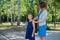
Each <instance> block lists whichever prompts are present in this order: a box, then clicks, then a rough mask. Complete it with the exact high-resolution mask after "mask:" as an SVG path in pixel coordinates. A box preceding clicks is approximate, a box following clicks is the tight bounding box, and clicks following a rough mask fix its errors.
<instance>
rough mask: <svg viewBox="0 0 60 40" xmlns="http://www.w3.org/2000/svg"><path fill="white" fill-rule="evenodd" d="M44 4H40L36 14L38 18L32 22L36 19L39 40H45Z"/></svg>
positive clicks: (45, 11)
mask: <svg viewBox="0 0 60 40" xmlns="http://www.w3.org/2000/svg"><path fill="white" fill-rule="evenodd" d="M47 14H48V13H47V10H46V3H45V2H41V3H40V11H39V13H38V17H36V18H34V20H36V19H38V21H37V23H38V24H39V32H38V35H39V37H40V38H41V40H46V17H47Z"/></svg>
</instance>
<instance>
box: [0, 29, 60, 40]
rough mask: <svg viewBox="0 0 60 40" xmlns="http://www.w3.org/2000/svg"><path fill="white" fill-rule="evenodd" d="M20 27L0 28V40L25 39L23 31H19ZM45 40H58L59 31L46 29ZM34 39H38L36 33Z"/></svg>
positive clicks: (59, 38) (59, 37)
mask: <svg viewBox="0 0 60 40" xmlns="http://www.w3.org/2000/svg"><path fill="white" fill-rule="evenodd" d="M20 30H21V28H12V29H7V30H0V40H25V39H24V38H25V32H24V30H23V31H20ZM46 35H47V36H46V39H47V40H60V31H47V34H46ZM35 39H36V40H39V36H38V34H36V38H35Z"/></svg>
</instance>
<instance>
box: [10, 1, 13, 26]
mask: <svg viewBox="0 0 60 40" xmlns="http://www.w3.org/2000/svg"><path fill="white" fill-rule="evenodd" d="M10 14H11V26H12V25H13V21H12V0H11V1H10Z"/></svg>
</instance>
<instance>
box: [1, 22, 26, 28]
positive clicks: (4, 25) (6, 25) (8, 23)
mask: <svg viewBox="0 0 60 40" xmlns="http://www.w3.org/2000/svg"><path fill="white" fill-rule="evenodd" d="M25 25H26V24H21V25H20V26H25ZM12 26H17V24H16V23H13V25H12ZM0 27H11V23H10V22H5V23H1V24H0Z"/></svg>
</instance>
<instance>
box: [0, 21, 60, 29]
mask: <svg viewBox="0 0 60 40" xmlns="http://www.w3.org/2000/svg"><path fill="white" fill-rule="evenodd" d="M13 26H17V23H13ZM20 26H26V24H20ZM47 26H48V27H47V30H60V24H56V26H57V27H56V28H53V27H54V24H47ZM0 27H12V26H11V23H10V22H5V23H1V24H0Z"/></svg>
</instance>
